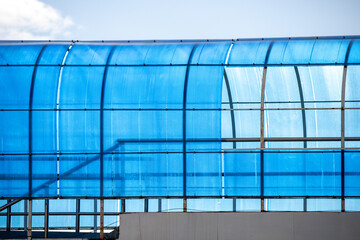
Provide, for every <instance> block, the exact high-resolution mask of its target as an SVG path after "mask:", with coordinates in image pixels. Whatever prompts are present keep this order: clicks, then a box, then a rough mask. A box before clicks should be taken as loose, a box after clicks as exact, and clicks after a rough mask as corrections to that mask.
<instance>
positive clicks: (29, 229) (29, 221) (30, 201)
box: [27, 199, 32, 240]
mask: <svg viewBox="0 0 360 240" xmlns="http://www.w3.org/2000/svg"><path fill="white" fill-rule="evenodd" d="M28 217H29V218H28V227H27V240H31V239H32V236H31V224H32V199H29V212H28Z"/></svg>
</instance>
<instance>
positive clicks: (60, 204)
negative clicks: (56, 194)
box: [49, 199, 76, 212]
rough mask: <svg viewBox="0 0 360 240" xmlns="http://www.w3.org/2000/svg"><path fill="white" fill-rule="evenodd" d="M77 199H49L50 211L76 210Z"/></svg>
mask: <svg viewBox="0 0 360 240" xmlns="http://www.w3.org/2000/svg"><path fill="white" fill-rule="evenodd" d="M75 211H76V200H75V199H56V200H52V199H50V200H49V212H75Z"/></svg>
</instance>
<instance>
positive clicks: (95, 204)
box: [94, 199, 97, 233]
mask: <svg viewBox="0 0 360 240" xmlns="http://www.w3.org/2000/svg"><path fill="white" fill-rule="evenodd" d="M94 213H97V199H94ZM96 232H97V214H95V215H94V233H96Z"/></svg>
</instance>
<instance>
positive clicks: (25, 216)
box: [24, 199, 28, 232]
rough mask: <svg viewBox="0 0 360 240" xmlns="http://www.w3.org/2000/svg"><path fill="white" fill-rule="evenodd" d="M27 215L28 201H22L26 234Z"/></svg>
mask: <svg viewBox="0 0 360 240" xmlns="http://www.w3.org/2000/svg"><path fill="white" fill-rule="evenodd" d="M27 214H28V200H26V199H25V200H24V231H25V232H26V230H27V218H28V216H27Z"/></svg>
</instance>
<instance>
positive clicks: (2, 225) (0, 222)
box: [0, 216, 6, 228]
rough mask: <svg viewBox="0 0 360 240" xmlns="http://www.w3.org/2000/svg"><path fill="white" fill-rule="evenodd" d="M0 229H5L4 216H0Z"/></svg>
mask: <svg viewBox="0 0 360 240" xmlns="http://www.w3.org/2000/svg"><path fill="white" fill-rule="evenodd" d="M0 228H6V216H0Z"/></svg>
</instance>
